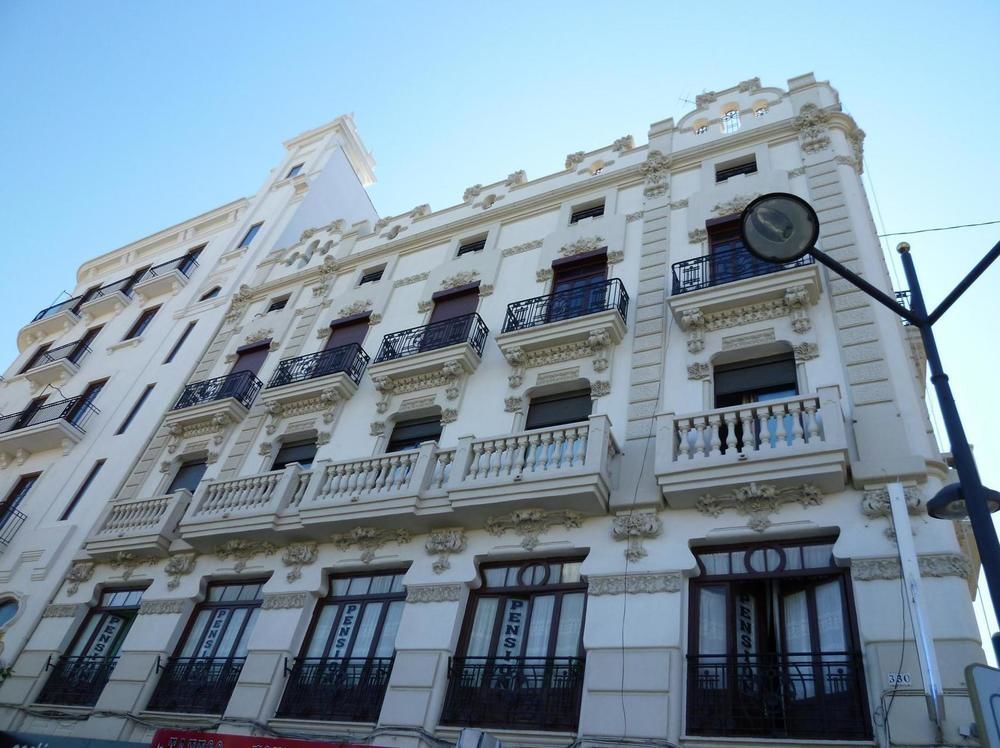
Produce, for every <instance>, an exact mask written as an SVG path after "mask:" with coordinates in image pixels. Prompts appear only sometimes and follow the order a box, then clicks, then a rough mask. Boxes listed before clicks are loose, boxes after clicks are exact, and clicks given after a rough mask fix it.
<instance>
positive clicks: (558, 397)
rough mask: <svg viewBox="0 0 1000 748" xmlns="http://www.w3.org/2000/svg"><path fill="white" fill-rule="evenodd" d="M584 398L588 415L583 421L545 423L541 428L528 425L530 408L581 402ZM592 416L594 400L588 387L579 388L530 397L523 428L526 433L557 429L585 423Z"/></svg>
mask: <svg viewBox="0 0 1000 748" xmlns="http://www.w3.org/2000/svg"><path fill="white" fill-rule="evenodd" d="M584 396H586V398H587V399H588V400H589V401H590V413H588V415H587V418H584V419H583V420H579V421H559V422H558V423H546V424H545V425H542V426H531V425H529V423H530V417H531V408H532V406H533V405H542V406H544V405H548V404H550V403H558V402H560V401H563V400H580V401H581V402H582V400H583V399H584ZM593 414H594V398H593V395H591V393H590V389H589V387H581V388H579V389H573V390H563V391H561V392H553V393H550V394H548V395H539V396H537V397H531V398H530V399H529V400H528V408H527V410H526V411H525V413H524V428H525V430H527V431H536V430H541V429H551V428H558V427H560V426H568V425H569V424H571V423H586V421H587V419H589V418H590V416H592V415H593Z"/></svg>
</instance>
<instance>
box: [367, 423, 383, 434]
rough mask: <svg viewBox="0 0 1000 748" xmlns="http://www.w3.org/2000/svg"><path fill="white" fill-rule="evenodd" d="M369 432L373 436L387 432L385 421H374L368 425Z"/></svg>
mask: <svg viewBox="0 0 1000 748" xmlns="http://www.w3.org/2000/svg"><path fill="white" fill-rule="evenodd" d="M368 433H369V434H371V435H372V436H382V434H384V433H385V421H372V422H371V423H370V424H369V425H368Z"/></svg>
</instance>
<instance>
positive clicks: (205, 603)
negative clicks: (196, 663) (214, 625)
mask: <svg viewBox="0 0 1000 748" xmlns="http://www.w3.org/2000/svg"><path fill="white" fill-rule="evenodd" d="M267 581H268V578H267V577H253V578H251V579H235V580H228V581H214V582H209V583H208V585H207V586H206V588H205V599H204V600H202V601H201V602H199V603H198V604H197V605H195V606H194V609H193V610H192V611H191V614H190V616H188V621H187V623H186V624H185V626H184V631H183V632H182V633H181V636H180V638H179V639H178V640H177V645H176V646H175V647H174V653H173V658H174V659H188V660H213V661H214V660H230V661H231V660H239V659H245V658H244V657H240V656H237V655H230V656H227V657H218V656H217V653H218V651H219V645H220V644H221V643H222V641H223V639H224V638H225V634H226V632H227V631H228V624H229V620H230V619H229V618H227V619H226V629H225V630H224V631H223V633H222V634H221V635H220V636H219V638H218V641H217V642H216V644H215V647H214V648H213V654H212V655H211V656H201V655H198V654H192V655H184V654H182V653H183V652H184V648H185V647H186V646H187V643H188V638H189V637H190V636H191V632H192V630H193V629H194V626H195V624H196V623H197V621H198V614H199V613H201V612H202V611H203V610H219V609H222V608H228V609H230V610H235V609H237V608H240V609H242V608H247V609H249V610H251V611H253V610H254V609H255V608H257V609H259V608H260V607H261V606H262V605H263V602H264V591H263V589H262V590H261V591H260V597H259V598H255V599H253V600H226V601H223V600H209V596H210V595H211V590H212V589H214V588H217V587H228V586H235V585H242V586H247V585H251V584H259V585H260V586H261V587H263V586H264V585H265V584H267ZM231 615H232V614H231V613H230V617H231ZM252 618H253V614H252V613H250V614H248V615H247V617H246V618H244V619H243V622H242V623H241V624H240V630H239V632H238V634H237V635H236V638H235V639H234V640H233V651H238V650H239V644H240V642H241V640H242V638H243V635H244V634H245V633H246V628H247V626H248V625H249V623H250V621H251V619H252ZM211 621H212V617H211V616H209V617H208V619H206V625H205V627H204V630H203V631H201V632H200V633H199V635H198V641H197V643H196V644H195V646H194V647H193V648H192V650H191V651H192V652H197V651H198V650H200V649H201V646H202V644H203V643H204V641H205V636H206V634H207V633H208V630H209V629H210V624H211Z"/></svg>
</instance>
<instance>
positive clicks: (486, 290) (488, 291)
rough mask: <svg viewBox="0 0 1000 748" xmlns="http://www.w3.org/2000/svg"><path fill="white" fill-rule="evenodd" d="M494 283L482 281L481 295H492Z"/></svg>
mask: <svg viewBox="0 0 1000 748" xmlns="http://www.w3.org/2000/svg"><path fill="white" fill-rule="evenodd" d="M493 290H494V289H493V284H492V283H482V284H480V286H479V297H480V298H482V297H483V296H491V295H492V294H493Z"/></svg>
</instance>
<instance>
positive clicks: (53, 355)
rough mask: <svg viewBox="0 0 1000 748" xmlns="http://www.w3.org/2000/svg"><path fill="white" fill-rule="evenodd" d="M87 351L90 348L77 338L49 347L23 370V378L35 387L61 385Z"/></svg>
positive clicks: (71, 374)
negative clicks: (71, 341) (73, 341)
mask: <svg viewBox="0 0 1000 748" xmlns="http://www.w3.org/2000/svg"><path fill="white" fill-rule="evenodd" d="M89 353H90V348H88V347H87V346H85V345H81V344H80V341H79V340H78V341H76V342H75V343H67V344H66V345H61V346H59V347H58V348H51V349H49V350H47V351H45V352H44V353H42V354H40V355H39V356H37V357H36V358H35V360H34V361H32V363H31V368H30V369H28V370H27V371H26V372H24V378H25V379H27V380H28V381H29V382H31V384H32V385H33V386H34V387H35V388H36V389H41V388H42V387H45V386H46V385H49V384H54V385H56V386H61V385H63V384H65V383H66V382H67V381H69V378H70V377H71V376H73V375H74V374H76V373H77V372H78V371H79V370H80V362H81V361H83V359H84V358H86V356H87V355H88V354H89Z"/></svg>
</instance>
